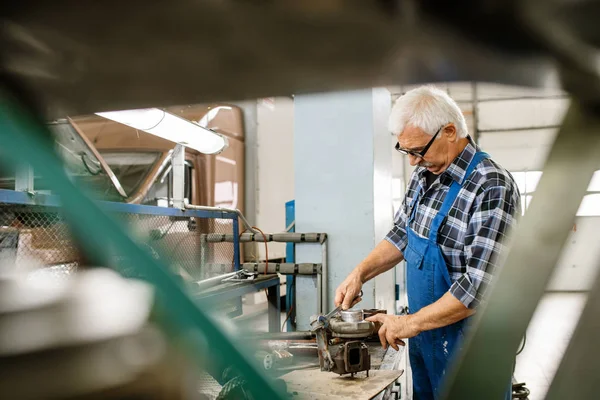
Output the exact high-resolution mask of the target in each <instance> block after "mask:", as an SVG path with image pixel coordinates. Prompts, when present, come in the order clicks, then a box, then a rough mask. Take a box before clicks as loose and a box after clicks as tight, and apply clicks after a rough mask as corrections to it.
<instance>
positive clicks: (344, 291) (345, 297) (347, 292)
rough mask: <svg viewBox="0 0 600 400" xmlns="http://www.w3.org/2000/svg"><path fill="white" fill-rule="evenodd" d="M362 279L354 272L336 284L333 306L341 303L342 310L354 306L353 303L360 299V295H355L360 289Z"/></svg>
mask: <svg viewBox="0 0 600 400" xmlns="http://www.w3.org/2000/svg"><path fill="white" fill-rule="evenodd" d="M362 285H363V283H362V280H361V279H360V278H359V277H358V276H357V275H356V274H354V273H351V274H350V275H348V277H347V278H346V279H345V280H344V282H342V283H341V284H340V286H338V288H337V289H336V291H335V306H336V307H337V306H339V305H340V304H341V305H342V310H347V309H349V308H352V307H354V305H355V304H357V303H358V302H360V301H361V300H362V297H357V296H359V294H360V291H361V289H362Z"/></svg>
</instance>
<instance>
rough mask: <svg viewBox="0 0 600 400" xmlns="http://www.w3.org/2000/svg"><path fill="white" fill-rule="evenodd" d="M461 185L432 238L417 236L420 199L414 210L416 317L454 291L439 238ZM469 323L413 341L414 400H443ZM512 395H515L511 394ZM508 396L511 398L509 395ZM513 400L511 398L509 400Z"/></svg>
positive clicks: (411, 302) (409, 251) (410, 252)
mask: <svg viewBox="0 0 600 400" xmlns="http://www.w3.org/2000/svg"><path fill="white" fill-rule="evenodd" d="M485 158H489V155H487V154H486V153H483V152H477V153H475V155H474V157H473V159H472V160H471V163H470V164H469V166H468V167H467V171H466V174H465V178H464V179H463V182H464V181H465V180H467V178H468V177H469V176H470V175H471V173H472V172H473V170H474V169H475V167H476V166H477V164H479V162H480V161H481V160H483V159H485ZM460 189H461V184H459V183H458V182H456V181H453V182H452V184H451V186H450V188H449V189H448V193H447V194H446V198H445V200H444V203H443V204H442V207H441V208H440V210H439V211H438V213H437V214H436V216H435V217H434V218H433V221H432V222H431V227H430V231H429V237H428V238H422V237H420V236H419V235H417V233H415V232H414V231H413V230H412V229H411V228H410V224H411V223H412V221H413V220H414V219H415V215H416V210H417V208H418V205H419V195H416V196H415V198H414V200H413V202H412V204H411V206H410V208H411V210H410V216H409V218H408V222H407V224H406V232H407V235H408V245H407V246H406V249H405V250H404V259H405V260H406V263H407V266H406V270H407V290H408V308H409V311H410V313H413V314H414V313H416V312H417V311H419V310H420V309H421V308H423V307H425V306H428V305H430V304H432V303H434V302H436V301H437V300H438V299H439V298H440V297H442V296H443V295H444V294H445V293H446V292H447V291H448V289H450V286H451V284H452V283H451V281H450V274H449V273H448V267H447V266H446V262H445V260H444V257H443V255H442V251H441V249H440V248H439V246H438V243H437V237H438V232H439V229H440V226H441V225H442V222H443V221H444V219H445V218H446V216H447V215H448V211H449V210H450V208H451V207H452V204H453V203H454V201H455V200H456V198H457V196H458V192H459V191H460ZM464 326H465V320H462V321H459V322H456V323H454V324H452V325H449V326H445V327H442V328H438V329H433V330H430V331H424V332H422V333H420V334H419V335H417V336H415V337H414V338H411V339H410V343H409V357H410V366H411V369H412V376H413V399H414V400H430V399H437V398H438V397H439V396H440V393H439V389H440V385H441V384H442V383H443V377H444V374H445V371H446V366H447V365H448V361H449V360H450V359H451V358H452V356H454V354H456V353H458V351H459V350H460V342H461V341H462V338H463V328H464ZM511 392H512V391H511ZM507 396H508V395H507ZM507 398H508V399H510V398H511V397H507Z"/></svg>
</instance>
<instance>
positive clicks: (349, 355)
mask: <svg viewBox="0 0 600 400" xmlns="http://www.w3.org/2000/svg"><path fill="white" fill-rule="evenodd" d="M385 312H386V311H385V310H373V309H370V310H346V311H341V312H340V315H339V316H334V317H330V318H327V316H323V315H315V316H313V317H312V318H311V326H312V328H313V329H312V330H313V333H314V334H315V336H316V339H317V347H318V353H319V364H320V366H321V371H330V372H334V373H336V374H340V375H343V374H355V373H356V372H361V371H367V376H368V374H369V372H368V371H369V369H370V368H371V356H370V354H369V349H368V347H367V345H366V344H365V343H364V341H362V340H360V339H366V338H368V337H370V336H373V335H376V334H377V331H378V330H379V326H378V325H377V324H375V323H373V322H369V321H365V320H364V318H367V317H368V316H371V315H374V314H378V313H385ZM357 339H359V340H357Z"/></svg>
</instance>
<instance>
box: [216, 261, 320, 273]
mask: <svg viewBox="0 0 600 400" xmlns="http://www.w3.org/2000/svg"><path fill="white" fill-rule="evenodd" d="M206 267H209V268H214V269H215V270H217V271H218V270H219V269H221V270H222V269H223V268H231V264H207V265H206ZM265 267H266V268H267V271H266V273H267V274H277V273H279V274H283V275H317V274H320V273H321V271H322V266H321V264H316V263H299V264H296V263H274V262H270V263H269V265H268V266H267V264H266V263H243V264H242V265H241V269H244V270H246V271H249V272H258V273H261V274H264V273H265Z"/></svg>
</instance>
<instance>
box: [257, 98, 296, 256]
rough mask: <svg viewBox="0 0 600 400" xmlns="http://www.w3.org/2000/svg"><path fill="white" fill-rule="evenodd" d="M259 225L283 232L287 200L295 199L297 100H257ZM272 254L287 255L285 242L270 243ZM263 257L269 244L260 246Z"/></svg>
mask: <svg viewBox="0 0 600 400" xmlns="http://www.w3.org/2000/svg"><path fill="white" fill-rule="evenodd" d="M257 122H258V125H257V137H258V143H257V149H256V150H257V170H256V177H257V184H256V226H257V227H258V228H260V229H262V230H263V231H264V232H265V233H268V232H271V233H272V232H283V231H285V229H286V226H285V203H286V202H288V201H290V200H293V199H294V100H293V99H292V98H291V97H275V98H268V99H260V100H258V103H257ZM268 251H269V258H270V259H277V258H285V243H274V242H272V243H269V247H268ZM257 253H258V256H259V258H260V259H261V260H264V259H265V247H264V246H263V245H260V244H259V245H258V246H257Z"/></svg>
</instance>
